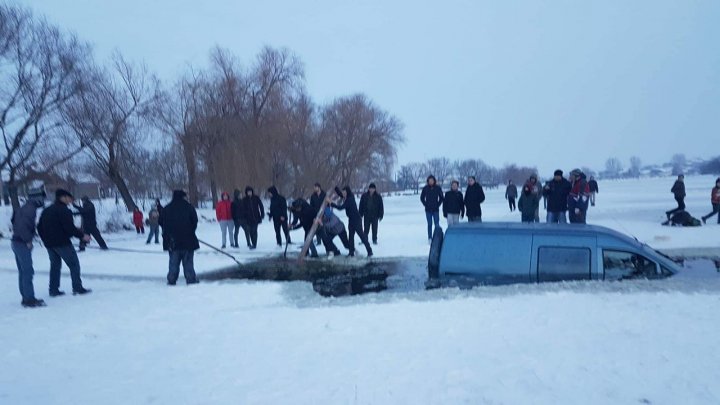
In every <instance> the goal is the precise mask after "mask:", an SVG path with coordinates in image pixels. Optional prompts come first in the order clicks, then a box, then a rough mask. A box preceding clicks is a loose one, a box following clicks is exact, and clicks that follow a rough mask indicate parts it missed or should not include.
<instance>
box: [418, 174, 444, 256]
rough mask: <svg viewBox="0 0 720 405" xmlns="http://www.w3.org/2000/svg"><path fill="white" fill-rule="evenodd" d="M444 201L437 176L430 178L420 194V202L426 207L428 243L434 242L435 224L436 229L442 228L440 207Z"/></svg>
mask: <svg viewBox="0 0 720 405" xmlns="http://www.w3.org/2000/svg"><path fill="white" fill-rule="evenodd" d="M443 201H444V197H443V192H442V188H441V187H440V186H438V185H437V180H436V179H435V176H433V175H430V176H428V178H427V181H426V184H425V187H423V189H422V193H420V202H422V205H423V206H424V207H425V219H426V220H427V232H428V243H431V242H432V236H433V224H435V229H438V228H440V206H441V205H442V204H443Z"/></svg>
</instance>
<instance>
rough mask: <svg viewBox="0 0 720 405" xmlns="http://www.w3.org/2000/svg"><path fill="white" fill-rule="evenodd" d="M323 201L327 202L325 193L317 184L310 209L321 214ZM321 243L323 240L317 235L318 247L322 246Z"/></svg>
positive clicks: (311, 198) (311, 197)
mask: <svg viewBox="0 0 720 405" xmlns="http://www.w3.org/2000/svg"><path fill="white" fill-rule="evenodd" d="M323 201H325V191H323V189H322V186H320V183H315V187H314V189H313V193H312V195H311V196H310V208H312V209H313V210H315V214H317V213H318V212H320V208H321V207H322V204H323ZM320 243H322V238H321V237H320V235H317V245H318V246H320Z"/></svg>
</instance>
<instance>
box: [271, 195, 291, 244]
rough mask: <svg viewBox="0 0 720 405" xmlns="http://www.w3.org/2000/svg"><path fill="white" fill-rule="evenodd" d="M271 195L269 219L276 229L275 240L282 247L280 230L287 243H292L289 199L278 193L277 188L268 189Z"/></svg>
mask: <svg viewBox="0 0 720 405" xmlns="http://www.w3.org/2000/svg"><path fill="white" fill-rule="evenodd" d="M267 192H268V194H270V212H269V213H268V217H269V218H270V219H271V220H272V221H273V227H274V228H275V240H276V241H277V245H278V246H280V247H282V237H281V236H280V229H282V231H283V234H285V243H288V244H290V243H292V242H291V241H290V231H289V230H288V217H287V215H288V206H287V199H286V198H285V197H284V196H282V195H280V193H278V190H277V188H275V186H271V187H270V188H268V189H267Z"/></svg>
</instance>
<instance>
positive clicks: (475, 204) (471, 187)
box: [465, 176, 485, 222]
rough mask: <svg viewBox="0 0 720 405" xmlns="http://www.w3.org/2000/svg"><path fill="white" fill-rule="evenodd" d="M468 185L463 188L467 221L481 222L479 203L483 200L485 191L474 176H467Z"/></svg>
mask: <svg viewBox="0 0 720 405" xmlns="http://www.w3.org/2000/svg"><path fill="white" fill-rule="evenodd" d="M467 184H468V186H467V188H466V189H465V214H466V215H467V218H468V221H469V222H482V208H480V204H482V203H483V202H484V201H485V192H484V191H483V188H482V186H481V185H480V183H478V182H477V181H475V176H469V177H468V183H467Z"/></svg>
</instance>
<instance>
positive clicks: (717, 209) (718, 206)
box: [702, 177, 720, 224]
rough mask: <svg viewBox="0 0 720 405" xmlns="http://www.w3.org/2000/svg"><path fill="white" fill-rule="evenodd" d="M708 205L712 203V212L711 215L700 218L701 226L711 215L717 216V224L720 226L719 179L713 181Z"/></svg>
mask: <svg viewBox="0 0 720 405" xmlns="http://www.w3.org/2000/svg"><path fill="white" fill-rule="evenodd" d="M710 203H712V207H713V210H712V212H711V213H709V214H707V215H705V216H704V217H702V221H703V224H704V223H705V221H707V220H708V218H710V217H712V216H713V215H717V216H718V224H720V177H718V179H717V180H715V187H713V189H712V191H711V192H710Z"/></svg>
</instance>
